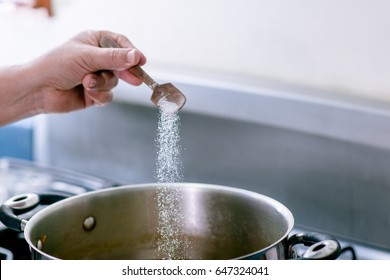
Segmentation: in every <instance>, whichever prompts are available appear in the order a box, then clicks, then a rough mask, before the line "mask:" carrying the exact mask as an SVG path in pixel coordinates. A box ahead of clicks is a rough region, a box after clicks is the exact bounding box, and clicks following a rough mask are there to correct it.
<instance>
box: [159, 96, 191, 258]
mask: <svg viewBox="0 0 390 280" xmlns="http://www.w3.org/2000/svg"><path fill="white" fill-rule="evenodd" d="M159 108H160V110H159V120H158V128H157V139H156V146H157V164H156V178H157V182H158V183H161V185H160V186H159V187H158V190H157V196H156V199H157V212H158V228H157V231H158V240H157V255H158V257H159V258H160V259H165V260H179V259H188V258H189V257H188V252H189V251H190V247H191V246H190V241H189V240H188V238H186V237H185V236H186V235H185V234H184V232H183V230H184V226H185V221H184V215H183V211H181V194H180V190H179V189H178V188H176V187H175V183H180V182H182V181H183V170H182V162H181V159H180V152H181V146H180V143H179V142H180V117H179V114H178V113H177V111H178V110H177V108H178V107H177V105H176V104H175V103H171V102H168V101H166V100H160V103H159Z"/></svg>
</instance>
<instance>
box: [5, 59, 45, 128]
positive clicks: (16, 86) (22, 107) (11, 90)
mask: <svg viewBox="0 0 390 280" xmlns="http://www.w3.org/2000/svg"><path fill="white" fill-rule="evenodd" d="M33 77H34V75H33V73H32V69H31V70H30V67H29V65H28V64H24V65H15V66H11V67H6V68H2V69H0V125H5V124H7V123H11V122H15V121H18V120H21V119H24V118H27V117H31V116H34V115H37V114H39V113H41V112H42V110H40V108H41V107H40V98H39V94H37V92H36V87H35V86H34V78H33Z"/></svg>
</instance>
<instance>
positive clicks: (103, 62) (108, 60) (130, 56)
mask: <svg viewBox="0 0 390 280" xmlns="http://www.w3.org/2000/svg"><path fill="white" fill-rule="evenodd" d="M95 34H96V37H97V38H96V39H97V41H98V42H99V43H98V44H100V42H101V41H104V40H102V39H103V38H109V41H112V42H114V45H113V46H115V47H111V48H110V47H108V48H94V52H92V53H90V58H91V60H93V61H94V64H95V68H96V69H95V71H98V70H102V69H106V70H112V71H115V73H116V74H117V76H118V77H119V78H121V79H123V80H124V81H126V82H128V83H130V84H132V85H139V84H141V83H142V81H141V80H140V79H139V78H137V77H135V76H133V75H131V74H130V73H128V71H126V70H127V69H129V68H131V67H133V66H135V65H144V64H145V63H146V57H145V56H144V54H143V53H142V52H141V51H139V50H138V49H136V48H135V47H134V45H133V44H132V43H131V42H130V41H129V39H127V38H126V37H125V36H122V35H120V34H116V33H112V32H109V31H98V32H96V33H95ZM105 45H107V44H105ZM116 46H118V47H116Z"/></svg>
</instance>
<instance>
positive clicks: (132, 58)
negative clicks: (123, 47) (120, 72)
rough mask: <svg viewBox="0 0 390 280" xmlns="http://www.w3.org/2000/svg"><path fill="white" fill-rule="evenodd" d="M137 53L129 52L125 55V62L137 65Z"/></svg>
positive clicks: (134, 51) (135, 51)
mask: <svg viewBox="0 0 390 280" xmlns="http://www.w3.org/2000/svg"><path fill="white" fill-rule="evenodd" d="M138 61H139V52H138V51H137V50H131V51H129V52H128V53H127V62H130V63H138Z"/></svg>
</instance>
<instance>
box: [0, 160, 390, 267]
mask: <svg viewBox="0 0 390 280" xmlns="http://www.w3.org/2000/svg"><path fill="white" fill-rule="evenodd" d="M118 185H120V184H118V183H117V182H114V181H111V180H107V179H103V178H99V177H96V176H90V175H86V174H81V173H78V172H74V171H71V170H64V169H59V168H52V167H46V166H41V165H37V164H35V163H32V162H28V161H23V160H16V159H10V158H0V200H1V201H0V203H3V202H4V201H5V200H6V199H8V198H9V197H11V196H14V195H17V194H21V193H29V192H56V193H58V192H59V193H64V194H66V195H77V194H81V193H84V192H88V191H93V190H97V189H102V188H109V187H115V186H118ZM31 215H33V213H31ZM304 231H305V230H303V229H301V228H294V229H293V231H292V232H291V234H294V233H298V232H304ZM306 231H307V230H306ZM336 239H337V240H338V241H339V242H340V245H341V248H342V253H341V255H340V257H339V259H340V260H351V259H359V260H360V259H364V260H390V252H389V251H385V250H382V249H380V248H375V247H371V246H367V245H364V244H360V243H358V242H351V241H348V240H344V239H339V238H336ZM302 250H304V249H303V248H302ZM0 259H2V260H4V259H16V260H29V259H31V256H30V250H29V247H28V244H27V242H26V241H25V239H24V234H23V232H21V233H18V232H15V231H13V230H11V229H8V228H6V227H5V226H4V225H3V224H2V223H1V222H0Z"/></svg>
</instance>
